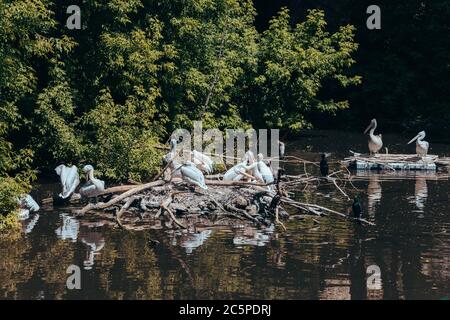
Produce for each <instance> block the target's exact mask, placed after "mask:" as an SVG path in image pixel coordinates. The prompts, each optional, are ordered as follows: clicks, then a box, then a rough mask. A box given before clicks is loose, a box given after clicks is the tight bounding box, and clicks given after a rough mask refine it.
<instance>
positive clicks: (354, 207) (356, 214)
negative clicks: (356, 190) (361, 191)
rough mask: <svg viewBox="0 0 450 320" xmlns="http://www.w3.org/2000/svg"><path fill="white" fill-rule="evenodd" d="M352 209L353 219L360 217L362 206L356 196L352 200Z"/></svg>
mask: <svg viewBox="0 0 450 320" xmlns="http://www.w3.org/2000/svg"><path fill="white" fill-rule="evenodd" d="M352 211H353V217H354V218H355V219H360V218H361V215H362V207H361V203H360V202H359V197H358V196H356V197H355V199H354V200H353V205H352Z"/></svg>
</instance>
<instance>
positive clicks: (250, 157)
mask: <svg viewBox="0 0 450 320" xmlns="http://www.w3.org/2000/svg"><path fill="white" fill-rule="evenodd" d="M254 163H255V155H254V154H253V152H252V151H250V150H248V151H247V152H246V153H245V155H244V158H243V159H242V162H240V163H238V164H236V165H235V166H234V167H232V168H231V169H229V170H228V171H227V172H226V173H225V174H224V175H223V181H241V180H242V179H243V178H244V177H246V175H245V173H246V171H249V174H252V173H251V171H252V170H253V167H252V165H253V164H254Z"/></svg>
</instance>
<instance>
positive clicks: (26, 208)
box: [18, 194, 40, 220]
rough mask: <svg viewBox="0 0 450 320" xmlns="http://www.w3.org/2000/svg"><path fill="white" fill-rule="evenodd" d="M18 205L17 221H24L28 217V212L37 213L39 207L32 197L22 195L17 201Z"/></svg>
mask: <svg viewBox="0 0 450 320" xmlns="http://www.w3.org/2000/svg"><path fill="white" fill-rule="evenodd" d="M18 203H19V208H20V210H19V219H20V220H26V219H28V218H29V216H30V212H36V211H39V209H40V207H39V205H38V204H37V202H36V201H34V199H33V197H32V196H30V195H29V194H25V195H22V196H21V197H20V199H19V200H18Z"/></svg>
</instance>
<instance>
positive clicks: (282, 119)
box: [251, 8, 360, 130]
mask: <svg viewBox="0 0 450 320" xmlns="http://www.w3.org/2000/svg"><path fill="white" fill-rule="evenodd" d="M289 18H290V16H289V11H288V10H287V9H286V8H283V9H282V10H281V11H280V13H279V14H278V16H276V17H275V18H273V19H272V20H271V21H270V26H269V29H268V30H266V31H265V32H264V33H263V35H262V39H261V45H260V50H259V55H260V58H259V70H258V73H257V75H256V77H255V80H254V87H252V88H251V90H252V92H253V93H254V96H252V98H253V100H254V101H257V103H256V106H255V109H256V108H257V109H258V110H260V112H262V113H263V120H264V123H266V124H267V125H268V126H269V127H277V128H286V127H288V128H290V129H292V130H299V129H303V128H306V127H309V126H311V123H310V122H309V121H308V119H307V116H308V114H309V113H311V112H312V111H314V110H319V111H321V112H331V113H334V112H336V111H337V110H340V109H345V108H347V107H348V102H347V101H334V100H333V99H329V100H323V99H320V96H319V94H320V90H321V88H322V86H323V82H324V81H325V80H330V79H332V80H335V81H337V82H338V83H339V84H340V85H342V86H344V87H346V86H349V85H354V84H359V83H360V77H358V76H348V75H347V74H346V73H345V72H346V71H347V70H348V68H349V67H350V66H351V65H352V64H353V63H355V61H354V60H353V58H352V54H353V53H354V51H355V50H356V49H357V45H356V44H355V43H354V41H353V37H354V31H355V30H354V28H353V27H352V26H348V25H347V26H343V27H341V28H340V29H339V31H337V32H336V33H333V34H330V33H329V32H328V31H326V21H325V17H324V13H323V12H322V11H319V10H312V11H309V14H308V16H307V17H306V20H305V21H304V22H302V23H299V24H297V25H296V26H295V27H292V26H291V24H290V23H289Z"/></svg>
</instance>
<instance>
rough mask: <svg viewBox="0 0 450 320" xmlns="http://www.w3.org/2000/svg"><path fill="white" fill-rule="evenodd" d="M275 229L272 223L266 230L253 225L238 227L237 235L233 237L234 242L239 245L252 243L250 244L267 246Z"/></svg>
mask: <svg viewBox="0 0 450 320" xmlns="http://www.w3.org/2000/svg"><path fill="white" fill-rule="evenodd" d="M274 230H275V228H274V226H273V225H271V226H270V227H269V228H266V229H264V230H257V229H255V228H252V227H244V228H241V229H238V230H237V232H236V235H235V236H234V238H233V243H234V244H235V245H237V246H242V245H250V246H258V247H262V246H265V245H266V244H267V243H268V242H269V241H270V234H272V233H273V231H274Z"/></svg>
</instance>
